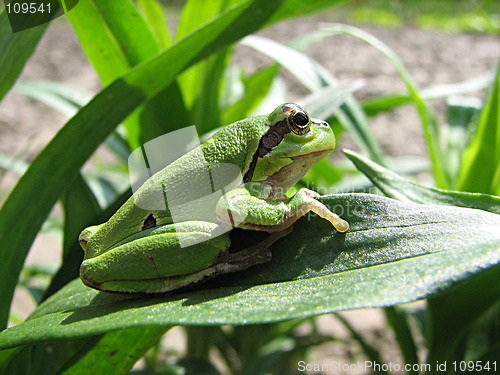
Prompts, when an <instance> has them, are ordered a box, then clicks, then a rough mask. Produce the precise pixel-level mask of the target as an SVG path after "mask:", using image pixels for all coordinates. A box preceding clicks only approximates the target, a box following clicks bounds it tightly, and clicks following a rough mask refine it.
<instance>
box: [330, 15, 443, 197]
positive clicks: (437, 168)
mask: <svg viewBox="0 0 500 375" xmlns="http://www.w3.org/2000/svg"><path fill="white" fill-rule="evenodd" d="M323 30H325V31H329V32H331V33H343V34H347V35H352V36H354V37H356V38H358V39H360V40H362V41H364V42H366V43H368V44H370V45H371V46H373V47H375V48H377V49H378V50H379V51H380V52H382V53H383V54H384V55H385V56H386V57H387V58H388V59H389V60H390V61H391V63H392V64H393V65H394V67H395V68H396V70H397V72H398V74H399V76H400V78H401V80H402V81H403V83H404V84H405V85H406V88H407V90H408V93H409V96H410V97H411V99H412V101H413V102H414V103H415V106H416V108H417V111H418V114H419V116H420V121H421V123H422V128H423V130H424V136H425V141H426V143H427V149H428V151H429V156H430V158H431V162H432V169H433V173H434V178H435V180H436V184H437V185H438V186H439V187H442V188H447V187H449V184H450V181H449V176H447V175H446V171H445V170H444V168H443V165H444V163H443V156H442V152H441V148H440V145H439V129H438V125H437V118H436V116H435V114H434V112H433V111H432V109H431V107H430V106H429V105H428V104H427V103H426V102H425V100H424V99H423V97H422V94H421V92H420V90H419V89H418V87H417V85H416V83H415V82H414V81H413V78H412V77H411V75H410V73H409V72H408V70H407V69H406V67H405V65H404V64H403V62H402V61H401V59H400V58H399V57H398V55H396V53H395V52H394V51H393V50H392V49H391V48H389V46H388V45H386V44H385V43H383V42H382V41H381V40H379V39H377V38H376V37H374V36H373V35H371V34H368V33H367V32H365V31H363V30H361V29H358V28H356V27H353V26H349V25H343V24H328V25H327V26H325V27H323ZM377 162H378V160H377Z"/></svg>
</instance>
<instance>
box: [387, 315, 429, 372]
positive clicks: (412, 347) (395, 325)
mask: <svg viewBox="0 0 500 375" xmlns="http://www.w3.org/2000/svg"><path fill="white" fill-rule="evenodd" d="M384 312H385V316H386V319H387V322H388V323H389V324H390V326H391V327H392V330H393V331H394V335H395V336H396V341H397V343H398V345H399V349H400V351H401V354H403V358H404V360H405V363H406V364H409V365H413V364H415V363H420V360H419V358H418V352H417V346H416V344H415V339H414V338H413V334H412V332H411V329H410V326H409V324H408V316H407V314H406V312H405V311H404V309H402V308H400V307H397V306H391V307H386V308H385V309H384ZM407 373H408V374H416V375H418V371H416V370H414V369H413V368H411V369H410V370H409V371H408V372H407Z"/></svg>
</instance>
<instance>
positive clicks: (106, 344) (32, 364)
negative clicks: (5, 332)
mask: <svg viewBox="0 0 500 375" xmlns="http://www.w3.org/2000/svg"><path fill="white" fill-rule="evenodd" d="M168 329H169V327H158V326H151V327H137V328H130V329H124V330H119V331H115V332H110V333H108V334H106V335H102V336H94V337H92V338H86V339H78V340H70V341H58V342H56V343H48V344H45V345H43V344H42V345H32V346H26V347H23V348H22V349H21V350H20V351H18V352H17V353H16V355H15V356H14V357H13V358H10V360H9V362H8V364H7V363H6V364H5V365H6V366H8V367H7V368H6V370H7V371H8V373H10V374H14V373H20V372H19V370H20V369H21V368H23V367H24V366H27V371H25V372H24V373H26V374H30V373H36V374H37V375H45V374H47V375H51V374H59V373H63V372H64V374H74V375H76V374H82V375H83V374H88V373H89V372H91V373H92V374H94V375H98V374H103V375H104V374H110V373H115V374H116V373H120V374H124V373H126V372H127V371H128V370H130V369H131V368H132V366H133V365H134V364H135V363H136V362H137V361H138V360H139V358H141V357H142V356H143V355H144V353H145V352H146V351H147V350H148V349H149V348H150V347H151V346H152V345H153V344H154V343H156V342H157V341H158V339H159V338H160V337H161V335H163V334H164V333H165V331H167V330H168Z"/></svg>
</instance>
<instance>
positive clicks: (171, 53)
mask: <svg viewBox="0 0 500 375" xmlns="http://www.w3.org/2000/svg"><path fill="white" fill-rule="evenodd" d="M124 1H125V0H124ZM336 2H337V1H331V2H329V3H326V2H320V1H300V2H295V3H294V4H293V5H291V4H289V3H282V2H281V1H278V0H275V1H268V0H266V1H264V0H257V1H250V0H245V1H241V2H239V3H238V4H237V5H235V6H234V7H232V8H231V9H230V10H228V11H226V12H224V13H223V14H221V15H219V16H217V17H215V18H213V19H212V20H211V21H209V22H208V23H206V24H204V26H202V27H200V28H199V29H197V30H196V31H195V32H193V33H190V34H189V35H187V36H186V37H185V38H183V39H182V40H180V41H179V42H177V43H176V44H174V45H173V46H172V47H170V48H168V49H167V50H165V51H164V52H162V53H160V54H158V55H157V56H155V57H154V58H153V59H150V60H149V61H147V62H146V63H143V64H140V65H137V66H135V67H134V68H131V69H130V70H128V71H127V73H125V74H124V75H122V76H121V77H120V78H118V79H116V80H115V81H113V83H111V84H109V85H108V86H107V87H106V88H105V89H104V90H102V91H101V92H100V93H99V94H97V95H96V96H95V97H94V98H93V99H92V100H91V101H90V102H89V103H88V104H87V105H86V106H85V107H83V108H82V109H81V110H80V111H79V112H78V114H77V115H75V116H74V117H73V118H72V119H71V120H69V121H68V123H67V124H66V125H65V126H64V128H63V129H62V130H61V131H60V132H59V133H58V134H57V136H56V137H55V138H54V139H53V140H52V141H51V142H50V144H49V145H48V146H47V147H46V148H45V149H44V150H43V151H42V152H41V153H40V154H39V155H38V157H37V158H36V159H35V160H34V162H33V163H32V164H31V166H30V168H29V169H28V171H27V172H26V173H25V174H24V175H23V177H22V178H21V180H20V181H19V183H18V184H17V185H16V187H15V189H14V190H13V191H12V193H11V194H10V196H9V198H8V199H7V201H6V202H5V203H4V205H3V207H2V210H1V215H0V257H1V259H2V260H3V262H2V263H1V266H0V267H1V268H0V271H1V272H0V282H1V283H2V285H3V287H2V289H1V291H0V323H2V326H5V324H6V321H7V316H8V311H9V307H10V301H11V299H12V294H13V291H14V288H15V285H16V282H17V278H18V276H17V275H18V274H19V272H20V270H21V267H22V264H23V262H24V258H25V257H26V254H27V252H28V250H29V247H30V245H31V243H32V242H33V239H34V238H35V235H36V233H37V232H38V230H39V229H40V226H41V224H42V222H43V221H44V219H45V217H47V215H48V213H49V211H50V210H51V208H52V206H53V205H54V204H55V202H56V201H57V199H58V198H59V197H60V196H61V194H62V193H63V192H64V190H65V189H66V188H67V187H68V186H69V182H70V181H71V180H72V177H74V176H76V174H77V173H78V171H79V169H80V168H81V166H82V165H83V164H84V163H85V161H86V160H87V159H88V158H89V157H90V155H91V154H92V153H93V152H94V151H95V149H96V148H97V147H98V145H99V144H101V143H102V142H103V141H104V140H105V138H106V137H107V136H108V135H109V134H110V133H111V131H112V130H113V129H114V128H115V127H116V126H117V125H118V124H119V123H120V121H122V120H124V119H125V118H126V117H127V116H128V115H129V114H130V113H132V111H133V110H134V109H135V108H137V107H138V106H140V105H141V104H143V103H145V102H146V101H147V100H148V99H150V98H153V97H154V96H155V95H157V94H158V93H159V92H161V91H162V90H163V89H165V87H168V86H169V85H170V84H171V83H172V82H173V80H174V79H175V78H176V75H177V74H179V73H180V72H181V71H183V70H184V69H186V68H187V67H188V66H190V65H192V64H194V63H195V62H197V61H200V60H201V59H203V58H206V57H207V56H209V55H210V54H212V53H214V52H215V51H217V50H219V49H222V48H224V47H225V46H228V45H229V44H231V43H234V42H235V41H237V40H238V39H240V38H241V37H243V36H244V35H246V34H249V33H251V32H253V31H256V30H258V29H259V28H261V27H263V26H264V25H266V24H267V25H269V24H271V23H273V22H276V21H278V20H281V19H284V18H287V17H290V16H292V15H297V14H299V15H302V14H306V13H308V12H311V11H315V10H317V9H321V8H323V7H326V6H331V5H332V4H335V3H336ZM300 5H302V6H300ZM75 10H76V8H75ZM73 11H74V10H73ZM165 66H168V67H169V69H165ZM88 134H92V137H91V138H89V137H87V135H88ZM82 139H86V142H81V140H82ZM62 154H64V155H65V156H66V157H65V162H64V164H61V163H60V155H62ZM54 165H57V166H58V168H54ZM20 212H24V213H25V214H24V215H23V216H22V218H20V217H19V213H20ZM12 222H16V223H17V229H18V230H17V231H12V230H10V224H9V223H12ZM19 233H22V235H21V236H20V235H19ZM12 248H16V252H13V251H11V249H12Z"/></svg>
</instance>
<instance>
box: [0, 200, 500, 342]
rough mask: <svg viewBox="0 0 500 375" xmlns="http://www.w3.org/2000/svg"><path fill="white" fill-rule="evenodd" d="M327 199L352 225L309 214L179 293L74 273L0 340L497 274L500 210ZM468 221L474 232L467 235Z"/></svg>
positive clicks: (265, 309) (290, 313) (392, 295)
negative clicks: (230, 267)
mask: <svg viewBox="0 0 500 375" xmlns="http://www.w3.org/2000/svg"><path fill="white" fill-rule="evenodd" d="M321 201H322V202H323V203H325V204H327V205H328V206H329V207H330V208H331V209H334V210H335V211H336V212H337V213H339V214H340V215H342V217H343V218H344V219H346V220H348V221H349V223H350V225H351V228H350V230H349V231H348V232H346V233H345V234H341V233H337V232H336V231H335V230H334V229H333V228H332V226H331V225H330V224H329V223H328V222H326V221H325V220H323V219H320V218H318V217H313V218H311V219H310V221H308V220H307V218H303V219H302V220H300V221H299V222H297V223H296V224H295V229H294V231H293V232H292V234H290V235H289V236H287V237H285V238H283V239H281V240H280V241H279V242H277V243H276V244H275V246H273V259H272V260H271V261H270V262H268V263H265V264H262V265H259V266H256V267H253V268H251V269H249V270H247V271H244V272H239V273H237V274H230V275H225V276H221V277H219V278H216V279H214V280H212V281H210V282H208V283H206V284H204V285H202V286H200V287H199V288H198V289H197V290H194V291H189V292H181V293H177V294H173V295H162V296H148V297H144V296H130V295H118V294H109V293H103V292H98V291H95V290H92V289H89V288H87V287H85V286H84V285H83V284H82V283H81V281H80V280H75V281H73V282H71V283H69V284H68V285H67V286H66V287H64V288H63V289H61V290H60V291H59V292H58V293H56V294H54V295H53V296H52V297H51V298H49V299H48V300H46V301H45V302H44V303H43V304H42V305H40V306H39V308H38V309H37V310H36V311H35V312H34V313H33V314H32V315H31V317H30V319H29V320H27V321H26V322H24V323H21V324H19V325H17V326H14V327H12V328H9V329H7V330H5V331H3V332H1V333H0V342H1V346H0V348H9V347H14V346H17V345H25V344H35V343H41V342H45V341H49V340H64V339H67V338H69V337H72V338H78V337H86V336H92V335H97V334H102V333H106V332H111V331H114V330H120V329H123V328H131V327H139V326H155V325H163V326H169V325H179V324H181V325H221V324H234V325H238V324H255V323H269V322H276V321H282V320H289V319H293V318H299V317H307V316H314V315H318V314H324V313H328V312H334V311H339V310H344V309H355V308H362V307H375V306H389V305H393V304H399V303H405V302H410V301H414V300H416V299H420V298H426V297H429V296H431V295H435V294H438V293H441V292H442V291H444V290H447V289H448V288H450V287H451V286H454V285H456V284H457V283H458V282H460V281H462V280H469V279H471V278H473V277H474V276H475V275H476V274H479V275H481V274H482V273H483V271H485V270H488V269H490V270H491V272H494V273H496V274H497V275H498V273H499V272H500V267H495V266H497V265H498V264H499V263H500V232H498V227H499V225H500V216H499V215H495V214H492V213H489V212H485V211H482V210H472V209H467V208H459V207H448V206H433V205H419V204H415V203H406V202H399V201H396V200H392V199H389V198H384V197H379V196H376V195H370V194H338V195H332V196H326V197H322V198H321ZM311 227H313V228H314V230H311ZM464 228H473V230H470V231H469V232H468V234H467V236H464ZM245 235H248V236H254V237H255V234H254V233H253V232H250V231H240V236H239V237H237V238H239V239H240V240H241V241H243V243H245V241H248V238H245V237H244V236H245ZM251 238H252V237H251ZM496 285H497V286H498V285H500V284H498V283H497V284H496ZM490 289H491V290H490V291H489V292H488V293H489V294H495V293H499V292H500V290H499V288H498V287H491V288H490ZM497 295H498V294H497Z"/></svg>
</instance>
